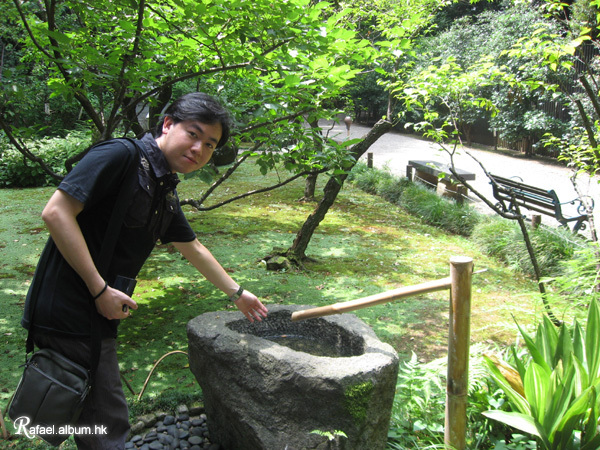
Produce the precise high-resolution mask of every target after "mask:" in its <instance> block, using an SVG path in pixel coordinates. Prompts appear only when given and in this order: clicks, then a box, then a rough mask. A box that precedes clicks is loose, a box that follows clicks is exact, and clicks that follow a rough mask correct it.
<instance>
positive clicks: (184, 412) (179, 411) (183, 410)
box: [177, 405, 190, 415]
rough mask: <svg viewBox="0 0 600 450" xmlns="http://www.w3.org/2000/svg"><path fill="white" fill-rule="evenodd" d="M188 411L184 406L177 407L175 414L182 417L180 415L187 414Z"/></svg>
mask: <svg viewBox="0 0 600 450" xmlns="http://www.w3.org/2000/svg"><path fill="white" fill-rule="evenodd" d="M189 413H190V410H189V409H188V407H187V406H186V405H179V406H178V407H177V414H178V415H182V414H189Z"/></svg>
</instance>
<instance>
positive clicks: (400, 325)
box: [0, 164, 569, 410]
mask: <svg viewBox="0 0 600 450" xmlns="http://www.w3.org/2000/svg"><path fill="white" fill-rule="evenodd" d="M276 179H277V174H276V173H273V174H271V175H269V176H268V177H267V178H265V177H263V176H262V175H260V172H259V170H258V167H256V166H254V165H252V164H250V165H247V166H246V167H245V168H243V169H242V170H240V171H239V172H238V173H236V174H234V176H233V177H232V178H231V179H230V180H229V181H228V182H227V183H225V185H224V187H223V189H222V190H221V191H220V192H218V193H216V194H215V196H214V197H211V198H209V200H208V202H207V203H208V204H212V203H215V202H216V201H217V200H220V199H225V198H228V197H229V196H231V195H234V194H237V193H241V192H245V191H247V190H251V189H256V188H257V187H259V186H263V185H266V184H267V183H269V182H273V181H276ZM324 180H325V177H324V176H321V177H320V187H321V188H322V186H323V182H324ZM303 187H304V186H303V182H302V181H301V180H300V181H297V182H295V183H292V184H290V185H287V186H286V187H284V188H283V189H280V190H277V191H272V192H270V193H267V194H261V195H257V196H253V197H249V198H246V199H243V200H241V201H238V202H236V203H232V204H229V205H226V206H224V207H221V208H218V209H215V210H212V211H207V212H198V211H194V210H192V209H191V208H190V207H184V210H185V211H186V214H187V216H188V218H189V220H190V223H191V224H192V226H193V228H194V230H196V232H197V234H198V237H199V239H200V241H201V242H203V243H204V244H205V245H206V246H207V247H208V248H209V249H210V250H211V251H212V252H213V254H214V255H215V256H216V257H217V259H218V260H219V261H220V262H221V263H222V265H223V266H224V267H225V269H226V270H227V271H228V272H229V273H230V274H231V275H232V277H233V278H234V279H236V280H237V281H238V282H239V283H240V284H242V285H243V286H244V287H245V288H246V289H249V290H251V291H252V292H254V293H255V294H256V295H258V296H259V297H260V298H261V299H262V300H263V302H264V303H265V304H266V305H267V307H268V306H269V305H270V304H275V303H283V304H303V305H315V306H321V305H326V304H330V303H335V302H339V301H346V300H353V299H356V298H360V297H364V296H368V295H372V294H376V293H380V292H383V291H386V290H390V289H394V288H398V287H401V286H408V285H413V284H417V283H421V282H424V281H429V280H434V279H439V278H444V277H447V276H448V274H449V259H450V257H451V256H454V255H466V256H470V257H472V258H473V259H474V262H475V268H476V269H483V268H485V269H487V271H486V272H485V273H482V274H479V275H475V276H474V279H473V282H474V285H473V301H472V323H471V335H472V341H473V342H484V343H487V344H489V345H491V346H496V345H497V346H504V345H506V344H509V343H511V342H513V341H514V340H515V338H516V336H517V331H516V327H515V325H514V320H513V316H516V317H517V318H518V319H519V322H520V323H522V324H524V325H527V324H528V323H533V322H534V321H535V320H537V318H539V317H540V315H541V311H542V306H541V303H540V301H539V299H538V296H537V295H536V292H537V287H536V284H535V283H534V282H533V281H532V280H530V279H527V278H525V277H523V276H522V275H520V274H518V273H515V272H514V271H512V270H511V269H509V268H507V267H505V266H503V265H502V264H500V263H498V262H497V261H495V260H494V259H492V258H489V257H487V256H485V255H484V254H482V252H481V251H480V250H479V249H478V248H476V247H475V245H474V244H473V243H472V242H470V241H469V240H468V239H465V238H463V237H459V236H455V235H450V234H447V233H445V232H443V231H440V230H439V229H436V228H433V227H430V226H427V225H424V224H422V223H421V222H420V221H419V220H418V219H417V218H415V217H412V216H410V215H408V214H407V213H405V212H404V211H403V210H402V209H401V208H399V207H396V206H392V205H390V204H389V203H387V202H385V201H384V200H382V199H380V198H378V197H375V196H372V195H369V194H365V193H363V192H361V191H360V190H358V189H356V188H354V187H353V186H351V185H349V184H347V185H346V186H345V187H344V189H343V190H342V192H341V194H340V196H339V198H338V201H337V202H336V204H335V205H334V206H333V208H332V209H331V211H330V212H329V214H328V215H327V217H326V218H325V220H324V222H323V223H322V224H321V226H320V227H319V228H318V230H317V232H316V234H315V235H314V237H313V239H312V241H311V244H310V246H309V248H308V252H307V254H308V256H310V257H312V258H314V259H315V262H311V263H309V264H307V270H306V271H302V272H296V271H283V272H268V271H266V269H265V264H264V261H263V257H264V256H266V255H268V254H269V253H270V252H271V251H272V250H273V249H274V248H287V247H289V246H290V245H291V243H292V241H293V238H294V236H295V233H296V232H297V231H298V229H299V227H300V225H301V224H302V223H303V221H304V220H305V219H306V217H307V216H308V215H309V214H310V212H311V211H312V210H313V208H314V206H315V204H314V203H302V202H299V201H298V199H299V198H301V197H302V196H303ZM204 189H206V185H205V184H203V183H202V182H200V181H198V180H195V179H189V180H184V181H182V183H181V184H180V187H179V194H180V197H181V198H182V199H183V198H198V197H199V195H200V193H201V192H202V191H203V190H204ZM52 192H53V189H52V188H41V189H24V190H18V189H5V190H0V252H1V253H2V258H1V260H0V309H1V311H2V314H1V315H0V339H1V345H0V408H2V409H3V410H4V409H5V408H6V405H7V402H8V399H9V397H10V395H11V394H12V392H13V390H14V388H15V387H16V384H17V382H18V379H19V376H20V373H21V369H20V368H19V366H20V365H21V364H22V363H23V362H24V340H25V337H26V334H25V331H24V330H23V329H22V328H21V327H20V325H19V320H20V317H21V314H22V309H23V302H24V299H25V295H26V292H27V288H28V286H29V283H30V281H31V277H32V275H33V271H34V268H35V264H36V262H37V258H38V257H39V254H40V252H41V250H42V247H43V245H44V243H45V241H46V239H47V236H48V234H47V232H46V230H45V228H44V224H43V222H42V221H41V219H40V213H41V210H42V208H43V206H44V204H45V202H46V201H47V199H48V198H49V196H50V195H51V193H52ZM448 297H449V295H448V293H447V292H437V293H432V294H427V295H421V296H417V297H415V298H409V299H405V300H400V301H397V302H392V303H388V304H384V305H379V306H375V307H371V308H367V309H363V310H360V311H356V315H357V316H358V317H360V318H361V319H363V320H364V321H365V322H366V323H368V324H369V325H370V326H371V327H372V328H373V329H374V331H375V333H376V334H377V335H378V336H379V338H380V339H382V340H383V341H385V342H388V343H390V344H391V345H393V346H394V347H395V348H396V350H397V351H398V353H399V354H400V357H401V359H408V358H410V356H411V354H412V352H415V353H416V354H417V355H418V357H419V358H420V359H422V360H431V359H433V358H435V357H438V356H441V355H443V354H444V352H445V349H446V345H447V329H448ZM134 299H135V300H136V301H137V302H138V304H139V306H140V307H139V309H138V310H137V311H136V312H135V314H134V315H133V317H132V318H130V319H128V320H126V321H124V322H123V323H122V324H121V327H120V336H119V354H120V363H121V371H122V374H123V376H124V378H125V379H126V380H127V382H128V383H129V384H130V385H131V387H132V389H133V390H134V391H135V392H136V393H139V391H140V390H141V388H142V386H143V384H144V380H145V379H146V376H147V375H148V372H149V370H150V369H151V367H152V365H153V364H154V363H155V362H156V361H157V360H158V359H159V358H160V357H161V356H162V355H164V354H165V353H167V352H170V351H173V350H184V351H185V350H186V348H187V338H186V323H187V322H188V321H189V320H190V319H192V318H193V317H195V316H197V315H199V314H202V313H204V312H208V311H218V310H223V309H226V308H229V307H230V305H229V304H228V302H227V301H226V299H225V298H224V296H223V295H222V294H221V293H220V292H218V291H217V290H215V288H214V287H213V286H212V285H210V284H209V283H207V282H206V281H204V280H203V279H202V278H201V277H200V276H199V275H198V274H197V273H196V272H195V270H194V269H193V268H192V267H191V266H190V265H189V264H187V262H186V261H184V260H183V259H182V258H181V256H180V255H179V254H178V253H176V252H174V251H173V250H172V248H171V247H168V246H163V245H159V246H157V248H156V249H155V251H154V252H153V254H152V256H151V257H150V259H149V260H148V261H147V263H146V265H145V266H144V268H143V269H142V271H141V273H140V274H139V277H138V286H137V288H136V292H135V294H134ZM555 313H558V314H559V315H561V316H562V315H568V314H569V309H568V308H566V307H565V308H564V309H563V310H560V311H555ZM165 392H177V393H182V394H188V393H197V392H198V385H197V383H196V381H195V379H194V377H193V375H192V374H191V373H190V371H189V370H188V367H187V361H186V358H185V357H184V356H182V355H179V354H177V355H174V356H171V357H169V358H167V359H165V360H164V362H163V363H161V365H160V366H159V367H158V369H157V371H156V372H155V374H154V375H153V377H152V379H151V380H150V383H149V385H148V387H147V389H146V393H145V394H144V396H145V397H148V398H149V399H151V398H154V397H156V396H158V395H159V394H163V395H164V393H165ZM126 393H127V394H128V396H129V399H130V401H131V403H132V404H133V403H135V400H134V398H135V397H134V396H133V395H132V394H131V393H130V392H126Z"/></svg>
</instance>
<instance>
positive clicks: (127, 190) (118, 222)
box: [90, 138, 140, 383]
mask: <svg viewBox="0 0 600 450" xmlns="http://www.w3.org/2000/svg"><path fill="white" fill-rule="evenodd" d="M119 142H121V143H122V144H123V145H125V147H126V148H127V150H129V152H130V153H131V154H132V156H133V158H132V161H131V163H130V164H129V167H128V169H127V173H126V174H125V176H124V178H123V179H124V180H125V181H124V182H123V183H122V184H121V189H120V190H119V194H118V195H117V202H116V203H115V206H114V209H113V212H112V214H111V216H110V220H109V222H108V226H107V228H106V234H105V235H104V242H103V244H102V249H101V250H100V256H99V258H98V263H97V266H96V267H97V269H98V272H99V273H100V275H102V276H103V277H106V275H107V273H108V269H109V267H110V262H111V259H112V257H113V254H114V250H115V245H116V244H117V239H118V237H119V231H120V230H121V226H122V225H123V221H124V220H125V213H126V212H127V208H128V207H129V205H130V203H131V200H132V198H133V193H134V192H135V189H134V188H135V183H137V179H138V177H137V173H138V167H139V164H140V152H139V150H138V145H137V143H136V142H135V141H134V140H133V139H130V138H122V139H119ZM90 315H91V320H90V322H91V324H90V338H91V355H90V361H91V365H90V371H91V378H92V383H93V379H94V375H95V373H96V369H97V368H98V363H99V362H100V351H101V347H102V330H101V326H100V320H99V317H98V314H97V312H96V306H95V304H94V302H92V304H91V307H90Z"/></svg>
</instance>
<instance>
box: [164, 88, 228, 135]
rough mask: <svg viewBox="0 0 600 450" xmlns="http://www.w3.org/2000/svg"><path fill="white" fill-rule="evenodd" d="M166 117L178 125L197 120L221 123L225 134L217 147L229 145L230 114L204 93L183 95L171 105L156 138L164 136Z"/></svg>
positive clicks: (210, 123) (166, 111)
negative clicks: (163, 129)
mask: <svg viewBox="0 0 600 450" xmlns="http://www.w3.org/2000/svg"><path fill="white" fill-rule="evenodd" d="M165 117H170V118H171V119H172V120H173V122H175V123H176V124H177V123H179V122H183V121H184V120H197V121H199V122H202V123H205V124H208V125H212V124H215V123H217V122H219V123H221V127H222V130H223V134H222V135H221V139H220V140H219V142H218V143H217V147H222V146H223V145H225V144H226V143H227V140H228V139H229V134H230V132H231V131H230V129H231V119H230V117H229V112H227V110H226V109H225V108H224V107H223V106H222V105H221V104H220V103H219V102H218V101H217V99H215V98H214V97H212V96H210V95H208V94H205V93H203V92H192V93H190V94H185V95H182V96H181V97H179V98H178V99H177V100H175V101H174V102H173V103H171V104H170V105H169V107H168V108H167V109H166V110H165V112H164V114H163V117H162V119H161V120H160V121H159V122H158V124H157V125H156V129H155V130H154V137H160V136H161V135H162V128H163V123H164V121H165Z"/></svg>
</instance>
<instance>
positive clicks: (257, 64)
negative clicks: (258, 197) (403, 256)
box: [0, 0, 373, 171]
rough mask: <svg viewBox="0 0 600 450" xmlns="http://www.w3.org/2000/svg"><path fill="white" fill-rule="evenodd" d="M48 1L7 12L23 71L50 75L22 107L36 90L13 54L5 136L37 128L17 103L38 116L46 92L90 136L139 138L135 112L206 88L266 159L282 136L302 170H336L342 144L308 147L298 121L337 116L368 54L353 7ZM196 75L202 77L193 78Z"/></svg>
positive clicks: (1, 106)
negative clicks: (319, 151) (349, 20)
mask: <svg viewBox="0 0 600 450" xmlns="http://www.w3.org/2000/svg"><path fill="white" fill-rule="evenodd" d="M45 6H48V5H45V4H44V3H43V2H41V3H40V2H37V3H36V2H13V5H11V6H10V7H7V8H8V10H9V13H10V15H11V17H15V18H16V17H20V19H18V20H15V21H14V22H9V25H10V27H9V28H14V29H15V33H13V34H14V36H15V37H16V40H17V41H18V42H17V43H18V45H19V48H21V49H23V51H24V52H27V53H28V54H29V55H31V60H30V64H25V67H26V68H30V66H31V65H32V64H33V62H35V64H37V65H38V66H39V67H40V70H41V71H42V74H43V76H41V77H40V78H41V79H43V80H44V85H43V86H38V87H35V88H33V89H32V91H33V92H35V93H36V95H37V97H36V101H35V102H34V104H33V105H28V104H24V103H23V102H24V99H26V98H28V97H33V96H32V95H28V92H29V91H28V90H27V89H28V88H27V86H28V85H29V84H31V83H27V79H26V78H24V77H23V76H21V74H20V72H18V71H17V70H16V68H15V67H13V64H15V65H16V64H17V63H16V61H17V58H16V57H15V55H13V54H11V55H10V57H9V58H7V59H6V61H7V64H8V63H10V64H11V65H10V66H7V69H6V70H7V71H8V72H9V74H12V75H14V77H13V78H10V79H9V80H8V81H9V83H5V84H3V85H2V90H1V91H0V96H1V101H0V119H1V121H0V124H2V126H3V128H4V129H5V131H6V132H7V133H8V132H13V133H16V130H14V127H19V126H25V125H30V123H22V122H20V121H19V120H17V119H18V117H17V116H18V114H17V113H16V112H17V111H18V112H19V113H20V114H21V116H23V114H25V113H28V114H37V115H38V116H40V114H41V112H40V109H39V108H40V104H43V103H42V102H43V99H46V98H49V99H50V100H52V99H54V101H58V102H62V103H64V104H71V103H72V102H76V103H77V104H78V105H79V106H80V108H81V113H82V117H83V120H85V121H86V123H87V124H89V126H90V128H91V129H93V131H94V140H104V139H108V138H110V137H112V136H113V135H115V134H116V133H119V132H123V133H126V132H128V131H129V130H132V131H133V132H134V133H136V134H138V133H140V132H142V131H143V130H144V126H143V125H142V123H143V120H141V119H142V117H140V116H138V114H137V112H138V111H140V110H144V108H146V107H149V108H150V112H149V113H150V116H151V117H150V118H149V119H150V122H153V121H155V120H156V115H157V114H158V113H159V112H160V110H161V109H162V107H163V106H165V104H166V103H167V102H168V101H169V100H170V99H171V96H172V95H173V94H175V93H177V94H179V93H182V91H187V90H194V89H198V88H199V87H202V88H206V89H205V90H207V91H210V92H211V93H213V94H218V95H219V97H221V98H222V99H223V101H224V102H225V103H226V105H227V106H228V107H229V108H230V109H231V111H232V113H233V115H234V117H235V119H236V122H237V123H236V125H237V126H236V127H235V132H236V133H235V134H238V137H240V138H241V139H243V140H244V141H246V142H259V143H262V144H263V149H267V152H266V153H268V155H267V156H270V155H271V154H272V152H270V151H269V150H268V149H269V148H270V147H271V146H273V145H275V146H276V147H277V149H280V147H281V146H280V143H281V141H282V140H283V138H285V140H286V141H294V142H296V141H297V142H296V144H295V150H296V154H299V155H300V157H299V158H296V157H295V156H296V155H294V158H289V160H287V161H286V164H287V166H288V168H292V169H294V168H295V167H297V166H301V169H300V170H298V171H301V170H302V169H303V168H304V167H306V165H307V164H313V163H315V164H323V160H325V161H326V162H327V163H331V164H332V166H333V165H334V163H336V162H338V160H339V159H343V156H342V154H343V152H342V151H341V149H339V148H337V149H335V150H336V152H337V153H338V155H333V153H334V152H331V151H330V152H329V154H327V155H315V152H316V150H315V149H314V148H313V146H310V145H307V144H308V143H309V142H311V141H312V139H311V138H312V136H311V135H310V132H308V131H307V129H306V127H302V126H301V120H300V121H298V123H296V122H293V120H294V119H295V118H297V117H300V118H302V117H306V119H307V120H309V121H311V122H312V121H315V120H317V119H318V118H320V117H322V116H329V115H331V112H330V111H328V110H327V108H326V107H325V105H326V104H330V103H331V102H330V101H329V100H330V99H334V98H337V96H339V95H340V92H341V90H342V89H343V88H344V86H346V85H347V84H348V83H349V81H350V80H351V79H352V78H353V77H354V76H355V75H356V74H357V73H358V72H359V71H360V69H359V68H358V67H355V66H358V65H360V64H362V63H365V62H366V61H369V60H370V59H371V58H372V55H373V50H372V49H371V48H370V46H369V43H368V41H366V40H362V39H360V38H358V37H357V35H356V33H355V32H354V31H353V30H351V29H348V28H347V27H346V26H345V25H346V20H345V16H346V15H347V13H348V12H347V11H346V10H342V11H335V10H334V9H333V8H331V7H330V5H329V4H328V3H325V2H318V3H315V2H310V1H309V0H292V1H287V2H278V3H273V2H271V1H269V0H256V1H253V2H247V1H242V0H237V1H232V2H221V3H214V2H208V1H203V2H197V1H195V0H193V1H192V0H182V1H177V2H175V3H168V4H165V3H164V2H160V1H154V0H152V1H147V2H144V3H136V2H113V1H109V0H99V1H97V2H94V3H93V4H89V5H88V4H82V3H81V2H79V1H74V0H61V1H58V2H55V3H53V4H52V8H50V7H48V8H45ZM17 10H18V12H19V15H17ZM115 18H116V19H115ZM26 29H27V32H26V31H25V30H26ZM11 48H12V47H11ZM13 69H14V70H13ZM165 74H168V76H165ZM46 80H47V83H46ZM193 80H195V81H197V80H201V82H200V81H197V82H196V83H195V86H194V83H193V82H192V81H193ZM42 88H43V89H42ZM42 98H43V99H42ZM49 120H52V119H51V118H50V119H49ZM329 150H331V148H330V149H329ZM304 152H305V153H306V154H307V156H304V154H303V153H304ZM313 160H316V161H313ZM294 161H297V162H294ZM263 167H264V168H267V169H268V168H272V167H274V164H270V163H269V162H268V161H267V162H265V164H264V165H263ZM333 168H334V170H335V169H339V168H340V167H339V166H334V167H333Z"/></svg>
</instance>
